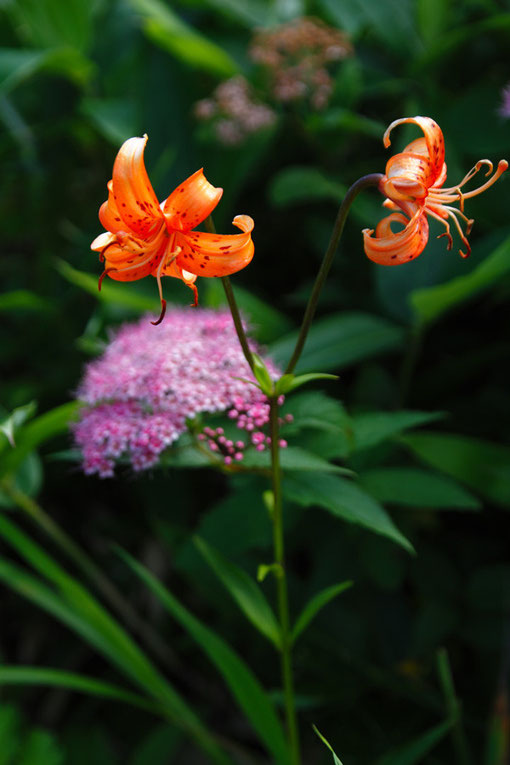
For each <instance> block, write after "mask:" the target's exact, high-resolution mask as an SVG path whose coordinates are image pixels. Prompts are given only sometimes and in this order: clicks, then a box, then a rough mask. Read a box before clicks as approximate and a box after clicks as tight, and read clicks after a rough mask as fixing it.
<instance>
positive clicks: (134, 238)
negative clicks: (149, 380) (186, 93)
mask: <svg viewBox="0 0 510 765" xmlns="http://www.w3.org/2000/svg"><path fill="white" fill-rule="evenodd" d="M146 143H147V136H146V135H144V137H143V138H129V139H128V140H127V141H125V142H124V143H123V144H122V146H121V147H120V149H119V153H118V154H117V157H116V159H115V163H114V165H113V173H112V179H111V181H110V182H109V183H108V192H109V194H108V200H107V201H106V202H104V204H102V205H101V208H100V210H99V220H100V221H101V223H102V224H103V226H104V227H105V229H106V232H105V233H103V234H100V235H99V236H98V237H96V238H95V239H94V241H93V242H92V244H91V245H90V247H91V249H92V250H95V251H97V252H99V253H100V258H101V260H103V261H104V264H105V269H104V271H103V273H102V274H101V276H100V277H99V289H101V283H102V281H103V279H104V277H105V276H106V275H108V276H109V277H110V278H111V279H115V280H116V281H119V282H130V281H134V280H136V279H143V277H144V276H149V275H150V274H151V275H152V276H155V277H156V279H157V282H158V289H159V297H160V300H161V314H160V317H159V319H158V320H157V321H156V322H152V323H153V324H159V323H160V322H161V321H163V317H164V315H165V310H166V301H165V300H164V298H163V291H162V287H161V277H162V276H173V277H175V278H177V279H182V281H183V282H184V283H185V284H186V285H187V286H188V287H190V288H191V289H192V290H193V294H194V303H193V305H195V306H196V305H197V304H198V293H197V288H196V286H195V280H196V278H197V276H227V275H229V274H233V273H235V272H236V271H240V270H241V268H244V267H245V266H247V265H248V263H249V262H250V261H251V259H252V257H253V249H254V248H253V242H252V239H251V231H252V229H253V220H252V218H250V217H249V215H237V216H236V217H235V218H234V220H233V221H232V222H233V224H234V225H235V226H237V228H239V229H241V231H242V232H243V233H241V234H229V235H221V234H209V233H204V232H202V231H193V230H192V229H194V228H195V226H198V225H199V224H200V223H202V221H204V220H205V218H207V216H208V215H210V213H211V212H212V211H213V210H214V208H215V207H216V205H217V204H218V202H219V201H220V198H221V195H222V194H223V189H220V188H215V187H214V186H212V185H211V184H210V183H209V181H207V180H206V178H205V176H204V174H203V171H202V170H197V172H196V173H193V175H191V176H190V177H189V178H188V179H187V180H185V181H184V183H181V185H180V186H178V187H177V188H176V189H175V191H173V192H172V193H171V194H170V196H169V197H168V198H167V199H165V201H164V202H162V203H161V205H160V204H159V202H158V199H157V197H156V194H155V193H154V190H153V188H152V186H151V182H150V181H149V177H148V175H147V171H146V170H145V165H144V161H143V153H144V149H145V144H146Z"/></svg>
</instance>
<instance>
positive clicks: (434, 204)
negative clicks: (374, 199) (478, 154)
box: [363, 117, 508, 266]
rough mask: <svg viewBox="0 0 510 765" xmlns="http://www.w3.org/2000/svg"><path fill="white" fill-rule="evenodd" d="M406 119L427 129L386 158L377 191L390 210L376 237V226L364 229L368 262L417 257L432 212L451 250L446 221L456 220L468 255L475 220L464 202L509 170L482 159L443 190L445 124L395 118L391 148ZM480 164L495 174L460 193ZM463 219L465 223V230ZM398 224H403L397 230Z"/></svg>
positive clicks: (394, 261) (385, 262)
mask: <svg viewBox="0 0 510 765" xmlns="http://www.w3.org/2000/svg"><path fill="white" fill-rule="evenodd" d="M406 122H411V123H413V124H415V125H418V127H420V128H421V129H422V131H423V137H421V138H417V139H416V140H414V141H412V142H411V143H410V144H408V145H407V146H406V147H405V149H404V151H403V152H401V153H400V154H395V155H394V156H393V157H391V159H390V160H389V161H388V163H387V165H386V172H385V175H384V176H383V177H382V179H381V181H380V183H379V189H380V191H381V192H382V193H383V194H384V195H385V196H386V197H387V198H386V200H385V201H384V202H383V206H384V207H386V208H388V209H389V210H391V211H392V212H391V214H390V215H388V216H387V217H386V218H383V220H381V221H380V223H379V224H378V225H377V227H376V229H375V236H373V234H374V231H373V229H368V228H367V229H364V230H363V238H364V246H365V252H366V254H367V255H368V257H369V258H370V260H373V261H375V262H376V263H379V264H380V265H383V266H393V265H398V264H399V263H406V262H408V261H410V260H414V258H417V257H418V255H420V253H421V252H423V250H424V248H425V246H426V244H427V241H428V238H429V224H428V219H427V216H430V217H432V218H435V219H436V220H438V221H439V222H440V223H441V224H442V225H443V226H444V227H445V231H444V233H442V234H440V235H439V238H440V237H443V236H445V237H446V238H447V249H448V250H451V248H452V244H453V238H452V235H451V233H450V224H449V222H448V219H450V220H451V221H453V223H454V225H455V228H456V229H457V232H458V234H459V236H460V238H461V240H462V242H463V244H464V247H465V251H463V250H459V252H460V255H461V256H462V257H463V258H467V257H468V255H469V254H470V252H471V247H470V245H469V242H468V239H467V237H468V235H469V233H470V231H471V228H472V226H473V223H474V221H473V220H471V219H469V218H468V217H467V216H466V215H465V213H464V202H465V200H466V199H470V198H471V197H474V196H476V195H477V194H481V193H482V192H483V191H485V190H486V189H488V188H489V186H492V184H493V183H495V182H496V181H497V180H498V178H499V177H500V176H501V175H502V173H504V172H505V170H506V169H507V167H508V162H507V161H506V160H505V159H502V160H501V161H500V162H499V164H498V167H497V168H496V171H495V172H493V165H492V162H490V161H489V160H488V159H481V160H479V161H478V162H477V163H476V165H475V166H474V167H473V168H472V169H471V170H470V171H469V173H468V174H467V175H466V176H465V177H464V178H463V179H462V181H461V182H460V183H459V184H458V185H456V186H451V187H449V188H443V184H444V183H445V181H446V164H445V161H444V158H445V150H444V139H443V133H442V131H441V128H440V127H439V125H438V124H437V123H436V122H434V120H433V119H431V118H430V117H405V118H402V119H399V120H395V121H394V122H392V123H391V125H390V126H389V127H388V129H387V130H386V132H385V134H384V138H383V141H384V146H385V147H386V148H388V146H389V145H390V144H391V141H390V133H391V131H392V130H393V128H394V127H396V126H397V125H402V124H404V123H406ZM482 167H486V168H487V173H486V175H487V176H491V177H490V178H489V180H488V181H486V182H485V183H484V184H483V185H482V186H479V187H478V188H476V189H473V190H472V191H467V192H465V191H462V187H463V186H464V185H465V184H466V183H468V181H470V180H471V179H472V178H473V176H474V175H476V173H478V171H479V170H481V168H482ZM455 202H458V203H459V209H457V208H456V207H453V206H452V205H453V204H454V203H455ZM461 221H463V222H464V224H465V233H464V231H463V230H462V226H461ZM394 223H395V224H400V225H401V226H403V228H401V230H399V231H393V229H392V224H394Z"/></svg>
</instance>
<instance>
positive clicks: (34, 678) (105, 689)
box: [0, 665, 162, 714]
mask: <svg viewBox="0 0 510 765" xmlns="http://www.w3.org/2000/svg"><path fill="white" fill-rule="evenodd" d="M3 685H30V686H34V685H46V686H50V687H54V688H66V689H67V690H70V691H78V692H80V693H85V694H87V695H90V696H98V697H101V698H105V699H112V700H114V701H122V702H124V703H126V704H130V705H131V706H135V707H138V708H140V709H145V710H147V711H149V712H154V713H156V714H161V713H162V707H161V706H160V705H158V704H156V703H154V702H152V701H149V700H148V699H145V698H144V697H143V696H138V694H136V693H132V692H131V691H126V690H124V688H119V687H118V686H117V685H113V684H112V683H105V682H103V681H102V680H96V678H93V677H87V676H85V675H79V674H76V673H75V672H67V671H65V670H61V669H52V668H48V667H27V666H23V667H15V666H9V665H0V686H3Z"/></svg>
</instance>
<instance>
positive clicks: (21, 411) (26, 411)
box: [0, 401, 37, 448]
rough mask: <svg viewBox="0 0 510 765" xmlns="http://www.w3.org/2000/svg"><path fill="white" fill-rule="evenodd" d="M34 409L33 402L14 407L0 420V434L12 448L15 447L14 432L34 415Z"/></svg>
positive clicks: (35, 406) (34, 404) (35, 407)
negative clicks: (0, 433)
mask: <svg viewBox="0 0 510 765" xmlns="http://www.w3.org/2000/svg"><path fill="white" fill-rule="evenodd" d="M36 409H37V404H36V403H35V401H30V402H29V403H28V404H24V405H23V406H18V407H16V409H13V410H12V412H11V413H10V414H9V415H8V416H7V417H4V419H2V420H0V432H2V433H3V434H4V436H5V437H6V438H7V440H8V442H9V443H10V445H11V446H12V447H13V448H14V447H15V446H16V444H15V442H14V433H15V431H16V430H17V429H18V428H19V427H21V425H23V423H24V422H26V421H27V420H29V419H30V417H32V416H33V415H34V414H35V411H36Z"/></svg>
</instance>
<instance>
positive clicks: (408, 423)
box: [352, 410, 444, 451]
mask: <svg viewBox="0 0 510 765" xmlns="http://www.w3.org/2000/svg"><path fill="white" fill-rule="evenodd" d="M443 417H444V414H443V413H442V412H413V411H405V410H402V411H400V412H365V413H364V414H359V415H357V416H355V417H353V418H352V429H353V433H354V445H355V450H356V451H359V450H361V449H369V448H371V447H372V446H376V445H377V444H379V443H381V441H386V439H388V438H392V437H393V436H395V435H397V433H401V432H402V431H403V430H409V428H416V427H418V426H419V425H425V424H426V423H428V422H435V421H436V420H440V419H442V418H443Z"/></svg>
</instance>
